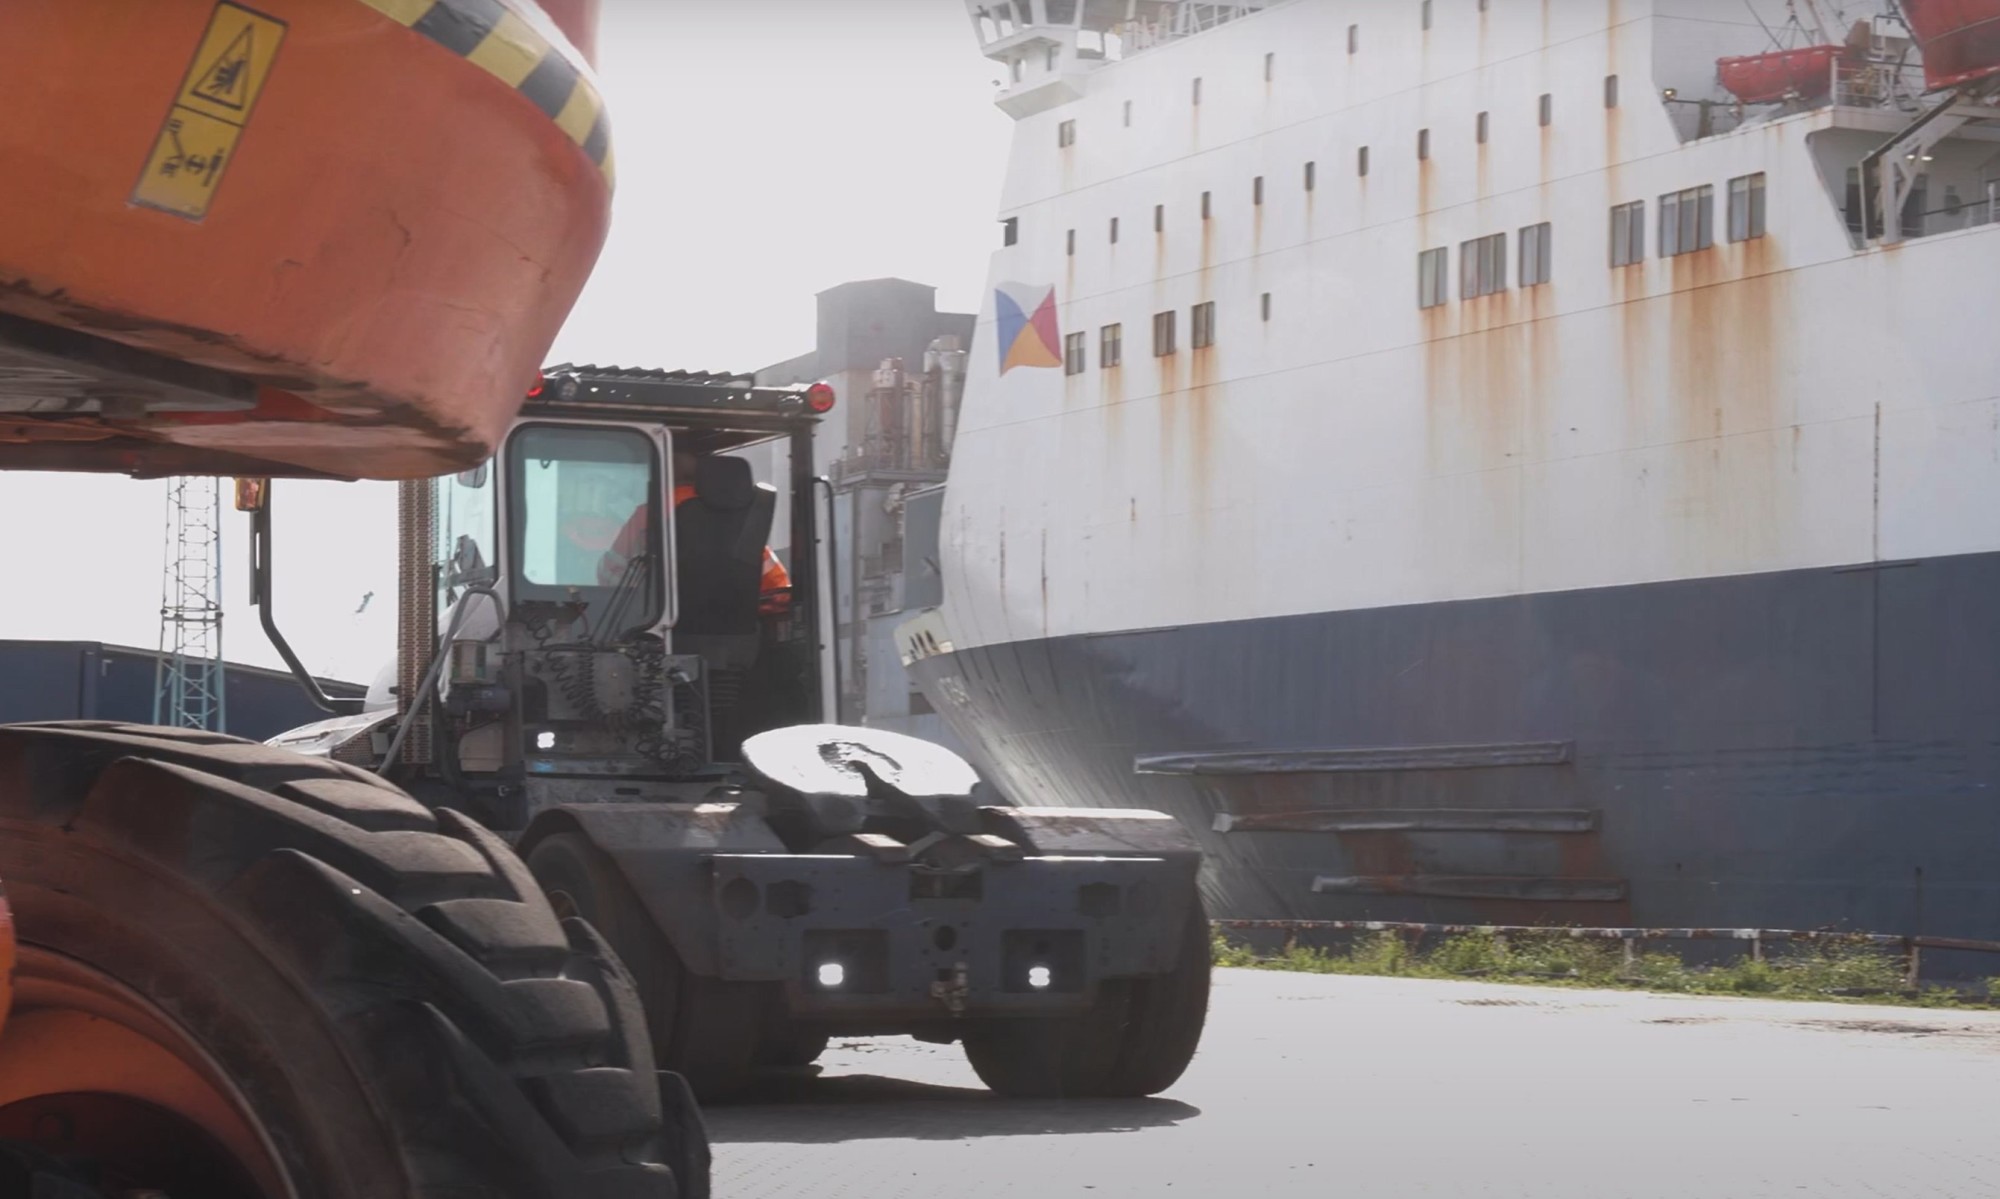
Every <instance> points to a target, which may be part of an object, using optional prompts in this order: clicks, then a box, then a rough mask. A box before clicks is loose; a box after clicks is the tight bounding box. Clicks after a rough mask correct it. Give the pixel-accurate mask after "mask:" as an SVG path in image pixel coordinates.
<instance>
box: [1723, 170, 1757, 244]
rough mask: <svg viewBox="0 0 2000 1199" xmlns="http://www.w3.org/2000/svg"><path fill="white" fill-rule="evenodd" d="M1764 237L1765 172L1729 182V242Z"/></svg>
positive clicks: (1743, 176)
mask: <svg viewBox="0 0 2000 1199" xmlns="http://www.w3.org/2000/svg"><path fill="white" fill-rule="evenodd" d="M1762 236H1764V172H1762V171H1759V172H1757V173H1756V174H1754V175H1738V176H1737V177H1736V178H1734V179H1731V180H1730V181H1729V240H1730V241H1749V240H1750V239H1751V238H1755V237H1762Z"/></svg>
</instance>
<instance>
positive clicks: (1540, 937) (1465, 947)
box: [1213, 929, 2000, 1007]
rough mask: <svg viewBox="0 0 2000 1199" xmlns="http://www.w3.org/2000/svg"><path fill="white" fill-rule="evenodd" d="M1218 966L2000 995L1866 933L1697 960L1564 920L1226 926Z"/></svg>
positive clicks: (1671, 988) (1921, 995)
mask: <svg viewBox="0 0 2000 1199" xmlns="http://www.w3.org/2000/svg"><path fill="white" fill-rule="evenodd" d="M1213 948H1214V955H1213V956H1214V960H1215V964H1216V965H1218V966H1241V967H1247V968H1250V969H1254V970H1294V971H1300V972H1303V973H1307V974H1375V975H1393V976H1397V977H1402V978H1438V979H1480V980H1483V981H1486V982H1505V983H1536V984H1543V985H1553V986H1573V987H1613V988H1623V989H1627V990H1639V991H1668V992H1678V993H1682V994H1690V995H1759V996H1765V997H1768V998H1772V999H1818V1000H1847V1001H1864V1002H1868V1003H1893V1004H1901V1005H1907V1006H1914V1007H1987V1006H1993V1005H1995V1004H1996V1003H2000V978H1991V979H1987V980H1986V982H1985V984H1984V985H1983V986H1979V987H1974V988H1971V989H1969V990H1963V989H1959V988H1956V987H1949V986H1943V985H1938V984H1926V985H1923V986H1921V987H1919V988H1918V989H1916V990H1914V991H1913V990H1910V989H1908V988H1906V987H1905V986H1904V985H1903V961H1902V958H1901V957H1900V956H1899V955H1897V954H1894V953H1892V952H1890V951H1888V950H1885V949H1883V948H1881V947H1879V946H1875V945H1870V944H1867V943H1866V942H1852V943H1848V942H1838V941H1821V942H1788V943H1781V944H1777V945H1773V946H1770V947H1769V949H1768V950H1767V951H1766V953H1765V955H1764V959H1763V960H1762V961H1758V960H1755V959H1753V958H1752V957H1751V956H1750V954H1749V953H1748V952H1747V951H1746V952H1745V953H1744V954H1743V956H1742V958H1741V959H1740V960H1737V961H1732V962H1727V963H1718V964H1709V965H1704V964H1691V963H1689V962H1687V961H1685V960H1683V959H1682V957H1681V956H1680V955H1679V954H1678V953H1675V952H1673V951H1672V950H1670V949H1665V948H1662V947H1660V946H1658V945H1646V946H1643V947H1642V948H1640V949H1639V951H1638V952H1635V953H1634V954H1633V955H1632V958H1631V960H1629V961H1628V960H1627V959H1626V957H1625V950H1624V946H1623V945H1622V943H1620V942H1618V941H1602V940H1595V939H1587V938H1582V937H1572V936H1570V935H1568V934H1567V933H1565V932H1563V931H1562V930H1560V929H1551V930H1550V931H1548V932H1546V933H1534V934H1528V935H1522V934H1510V935H1508V936H1505V937H1502V936H1499V935H1497V934H1494V933H1481V932H1472V933H1459V934H1456V935H1454V936H1449V937H1445V938H1442V939H1437V940H1432V941H1428V942H1426V943H1425V944H1424V945H1421V946H1420V945H1419V944H1417V943H1415V942H1413V941H1411V940H1410V939H1408V938H1406V937H1404V936H1403V935H1402V934H1400V933H1395V932H1376V933H1366V934H1361V935H1357V936H1356V937H1354V938H1353V940H1352V941H1351V942H1350V943H1349V944H1348V945H1347V946H1346V947H1345V948H1344V949H1323V948H1315V947H1311V946H1304V945H1293V946H1291V947H1289V948H1287V949H1284V950H1282V951H1280V952H1277V953H1264V952H1260V951H1258V950H1257V949H1255V948H1254V947H1252V946H1250V945H1248V944H1246V943H1244V942H1243V941H1241V940H1238V939H1234V938H1231V937H1229V936H1228V935H1226V934H1225V933H1223V932H1222V931H1221V930H1219V929H1218V930H1217V931H1216V932H1215V934H1214V940H1213Z"/></svg>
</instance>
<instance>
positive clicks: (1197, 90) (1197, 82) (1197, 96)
mask: <svg viewBox="0 0 2000 1199" xmlns="http://www.w3.org/2000/svg"><path fill="white" fill-rule="evenodd" d="M1194 102H1195V103H1196V104H1200V103H1201V76H1199V75H1196V76H1195V77H1194Z"/></svg>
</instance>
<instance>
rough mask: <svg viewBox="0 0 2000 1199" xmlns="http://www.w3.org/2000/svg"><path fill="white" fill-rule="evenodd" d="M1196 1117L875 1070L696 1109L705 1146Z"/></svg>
mask: <svg viewBox="0 0 2000 1199" xmlns="http://www.w3.org/2000/svg"><path fill="white" fill-rule="evenodd" d="M1200 1114H1201V1109H1200V1108H1197V1107H1191V1106H1189V1105H1188V1104H1185V1103H1180V1102H1177V1101H1175V1100H1172V1099H1074V1100H1061V1099H1002V1098H1000V1097H998V1096H996V1095H994V1094H992V1093H991V1092H989V1091H985V1090H978V1089H974V1088H971V1087H944V1086H937V1085H934V1084H931V1083H922V1082H911V1081H909V1080H907V1079H901V1078H884V1077H882V1076H880V1075H875V1074H843V1075H841V1076H839V1077H837V1078H815V1077H807V1076H804V1075H787V1076H784V1077H780V1078H774V1079H770V1080H768V1081H766V1082H764V1083H762V1084H760V1085H759V1086H758V1087H757V1089H756V1090H754V1091H751V1092H749V1093H748V1094H746V1095H744V1096H743V1097H742V1099H741V1100H739V1101H738V1102H736V1103H734V1104H730V1105H727V1106H714V1107H707V1108H705V1109H704V1110H703V1113H702V1115H703V1118H704V1119H705V1120H706V1121H707V1124H708V1135H709V1139H710V1140H711V1141H715V1142H718V1143H721V1144H738V1143H755V1142H780V1143H785V1144H796V1145H823V1144H836V1143H838V1142H841V1141H865V1140H926V1141H956V1140H963V1139H965V1138H968V1137H1018V1136H1050V1135H1062V1134H1066V1133H1100V1132H1133V1131H1136V1130H1138V1129H1141V1128H1158V1127H1162V1126H1165V1125H1170V1124H1179V1123H1180V1122H1182V1121H1184V1120H1191V1119H1193V1118H1194V1117H1196V1116H1199V1115H1200Z"/></svg>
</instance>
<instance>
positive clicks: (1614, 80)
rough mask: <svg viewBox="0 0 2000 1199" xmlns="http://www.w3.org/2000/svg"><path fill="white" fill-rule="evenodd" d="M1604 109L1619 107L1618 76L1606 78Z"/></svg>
mask: <svg viewBox="0 0 2000 1199" xmlns="http://www.w3.org/2000/svg"><path fill="white" fill-rule="evenodd" d="M1604 107H1606V108H1616V107H1618V76H1616V75H1606V76H1605V77H1604Z"/></svg>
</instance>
